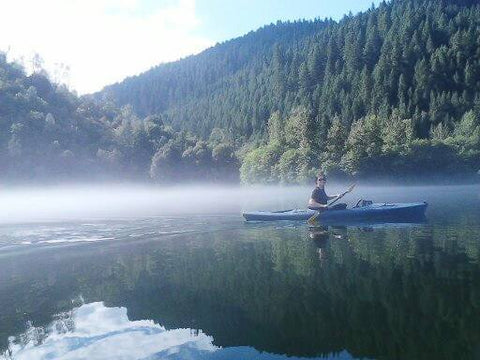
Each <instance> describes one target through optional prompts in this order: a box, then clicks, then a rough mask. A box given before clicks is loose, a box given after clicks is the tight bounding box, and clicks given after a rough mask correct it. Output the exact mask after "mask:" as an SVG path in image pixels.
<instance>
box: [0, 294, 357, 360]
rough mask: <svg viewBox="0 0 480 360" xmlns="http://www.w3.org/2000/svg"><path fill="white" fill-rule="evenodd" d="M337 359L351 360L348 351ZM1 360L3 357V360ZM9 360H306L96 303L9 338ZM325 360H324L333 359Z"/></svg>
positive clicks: (58, 316)
mask: <svg viewBox="0 0 480 360" xmlns="http://www.w3.org/2000/svg"><path fill="white" fill-rule="evenodd" d="M332 356H333V357H334V358H335V359H338V360H340V359H351V356H350V355H349V354H348V353H347V352H346V351H343V352H342V353H339V354H335V355H332ZM0 358H2V357H1V356H0ZM3 358H7V359H8V358H14V359H18V360H23V359H25V360H31V359H64V360H66V359H179V360H180V359H232V358H236V359H248V358H255V359H260V360H276V359H278V360H280V359H287V358H288V359H292V360H295V359H300V358H295V357H286V356H281V355H274V354H268V353H260V352H258V351H256V350H255V349H252V348H249V347H236V348H221V347H218V346H215V345H213V338H212V337H211V336H208V335H206V334H204V333H203V332H202V331H197V330H193V329H172V330H166V329H165V328H164V327H162V326H160V325H159V324H156V323H154V322H153V321H151V320H137V321H130V320H129V319H128V316H127V309H125V308H122V307H105V306H104V304H103V303H101V302H96V303H90V304H84V305H81V306H80V307H78V308H75V309H73V310H72V311H71V312H70V313H63V314H59V315H57V320H55V321H54V322H52V323H51V324H50V325H49V326H48V327H47V328H46V329H43V328H42V327H39V328H35V327H34V326H32V325H30V327H29V328H28V329H27V331H26V332H25V333H23V334H21V335H19V336H18V337H16V338H15V337H11V338H10V339H9V349H8V350H7V351H6V353H5V354H4V356H3ZM328 358H329V357H324V358H322V359H328Z"/></svg>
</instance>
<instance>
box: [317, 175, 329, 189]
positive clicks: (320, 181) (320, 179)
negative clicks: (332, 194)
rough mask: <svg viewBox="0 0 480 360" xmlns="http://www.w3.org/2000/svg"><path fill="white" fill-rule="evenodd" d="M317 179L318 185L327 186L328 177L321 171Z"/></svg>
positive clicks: (320, 186)
mask: <svg viewBox="0 0 480 360" xmlns="http://www.w3.org/2000/svg"><path fill="white" fill-rule="evenodd" d="M315 181H316V184H317V187H319V188H323V187H324V186H325V183H326V182H327V177H326V176H325V175H324V174H322V173H319V174H318V175H317V178H316V180H315Z"/></svg>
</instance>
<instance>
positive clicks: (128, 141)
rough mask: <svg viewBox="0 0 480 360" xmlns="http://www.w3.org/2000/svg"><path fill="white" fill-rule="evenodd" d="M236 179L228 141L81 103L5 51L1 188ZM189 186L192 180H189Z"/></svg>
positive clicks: (0, 81)
mask: <svg viewBox="0 0 480 360" xmlns="http://www.w3.org/2000/svg"><path fill="white" fill-rule="evenodd" d="M186 173H187V174H188V179H197V180H200V181H201V180H209V181H224V180H229V181H232V180H233V181H235V180H237V181H238V164H237V161H236V158H235V157H234V155H233V149H232V146H231V145H230V144H229V143H228V142H227V140H226V136H225V135H224V134H223V133H222V132H221V131H217V132H215V133H214V134H213V136H212V138H211V141H210V142H208V143H207V142H204V141H200V140H199V139H198V138H197V137H195V136H193V135H190V134H188V133H186V132H175V131H173V130H172V129H171V128H170V127H169V126H166V125H165V124H164V123H163V120H162V118H161V117H159V116H149V117H146V118H144V119H141V118H139V117H138V116H136V115H135V114H134V113H133V112H132V111H131V109H130V107H123V108H115V107H113V106H111V105H110V104H108V103H103V104H95V103H93V102H92V101H90V100H88V99H86V98H78V97H77V96H75V95H74V94H72V93H70V92H69V91H68V90H67V89H66V88H65V87H64V86H59V85H56V84H53V83H52V82H50V80H49V79H48V77H47V75H46V74H45V73H43V71H41V72H39V73H34V74H32V75H31V76H27V75H26V74H25V73H24V71H23V69H22V68H21V67H20V66H19V65H18V64H14V63H8V62H7V61H6V56H5V55H4V54H1V53H0V182H9V183H19V182H38V181H45V182H59V181H75V180H118V181H124V180H128V179H130V180H133V179H135V180H142V181H145V180H149V179H154V180H158V181H166V182H168V181H178V180H179V179H183V178H185V176H184V175H185V174H186ZM190 181H191V180H190Z"/></svg>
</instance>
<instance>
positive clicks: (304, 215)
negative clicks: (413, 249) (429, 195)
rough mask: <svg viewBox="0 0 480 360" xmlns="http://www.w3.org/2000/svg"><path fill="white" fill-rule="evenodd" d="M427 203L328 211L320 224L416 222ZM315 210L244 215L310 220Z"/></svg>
mask: <svg viewBox="0 0 480 360" xmlns="http://www.w3.org/2000/svg"><path fill="white" fill-rule="evenodd" d="M426 209H427V203H426V202H417V203H373V204H369V205H365V206H361V207H353V208H350V209H344V210H327V211H324V212H322V213H320V215H319V216H318V217H317V221H319V222H338V221H340V222H341V221H378V220H385V221H386V220H392V221H403V220H415V219H421V218H423V217H425V210H426ZM315 213H316V211H315V210H310V209H291V210H283V211H252V212H245V213H243V217H244V218H245V220H246V221H277V220H308V219H310V218H311V217H312V216H313V215H315Z"/></svg>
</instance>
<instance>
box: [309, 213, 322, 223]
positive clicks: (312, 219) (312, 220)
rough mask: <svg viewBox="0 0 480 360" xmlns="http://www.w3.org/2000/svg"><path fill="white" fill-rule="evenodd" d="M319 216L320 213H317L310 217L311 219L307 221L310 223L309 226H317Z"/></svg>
mask: <svg viewBox="0 0 480 360" xmlns="http://www.w3.org/2000/svg"><path fill="white" fill-rule="evenodd" d="M318 215H320V213H319V212H316V213H315V214H313V215H312V216H311V217H310V219H308V220H307V223H308V224H309V225H315V223H316V221H317V217H318Z"/></svg>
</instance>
